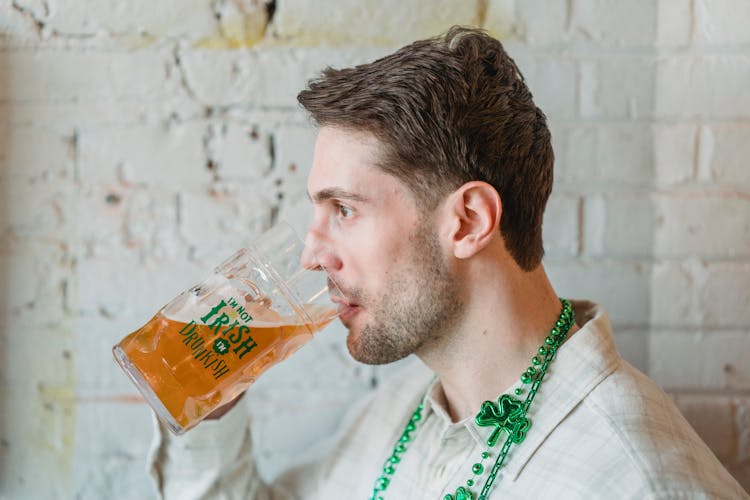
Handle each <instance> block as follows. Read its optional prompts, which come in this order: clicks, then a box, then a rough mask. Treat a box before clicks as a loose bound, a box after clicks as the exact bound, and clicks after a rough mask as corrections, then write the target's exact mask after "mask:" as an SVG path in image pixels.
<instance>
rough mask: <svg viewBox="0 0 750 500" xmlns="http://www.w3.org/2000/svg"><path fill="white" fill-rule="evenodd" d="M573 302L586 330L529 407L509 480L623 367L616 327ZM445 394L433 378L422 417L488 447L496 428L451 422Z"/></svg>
mask: <svg viewBox="0 0 750 500" xmlns="http://www.w3.org/2000/svg"><path fill="white" fill-rule="evenodd" d="M571 302H572V305H573V310H574V311H575V315H576V323H578V324H579V325H582V326H581V328H580V330H578V331H577V332H576V333H575V334H573V335H572V336H570V337H569V338H568V339H567V340H566V341H565V343H563V345H562V346H560V348H559V349H558V351H557V355H556V356H555V359H554V360H553V362H552V363H550V365H549V369H548V370H547V373H546V375H545V377H544V381H543V383H542V384H541V386H540V387H539V392H538V393H537V394H536V396H535V398H534V401H533V402H532V403H531V406H530V407H529V412H528V415H527V416H528V418H529V420H530V421H531V428H530V429H529V431H528V434H527V435H526V439H525V440H524V441H523V443H521V444H518V445H513V446H512V447H511V449H510V453H509V454H508V458H507V461H506V462H505V465H504V466H503V469H501V470H503V471H504V472H503V473H504V474H505V475H506V477H508V478H510V479H513V480H515V478H516V477H518V474H520V473H521V470H522V469H523V467H524V466H525V465H526V463H527V462H528V461H529V459H530V458H531V457H532V456H533V454H534V453H535V452H536V450H537V449H538V448H539V446H540V445H541V444H542V442H544V440H545V439H546V438H547V436H548V435H549V434H550V432H552V430H553V429H554V428H555V427H557V425H558V424H559V423H560V422H561V421H562V420H563V419H564V418H565V417H566V416H567V415H568V414H569V413H570V412H571V411H572V410H573V408H575V407H576V406H577V405H578V404H579V403H580V402H581V401H582V400H583V398H584V397H586V395H587V394H588V393H589V392H591V390H592V389H594V387H596V386H597V385H598V384H599V383H600V382H601V381H602V380H604V379H605V378H606V377H607V376H608V375H609V374H610V373H612V372H613V371H614V370H615V368H616V367H617V366H618V364H619V363H620V359H621V358H620V355H619V354H618V352H617V348H616V346H615V342H614V337H613V335H612V326H611V324H610V322H609V318H608V316H607V313H606V312H605V311H604V309H603V308H602V307H601V306H598V305H597V304H594V303H592V302H588V301H578V300H574V301H571ZM520 386H521V383H520V381H519V382H517V383H516V384H514V385H513V386H511V387H510V388H508V389H507V390H506V391H504V392H503V393H501V394H513V391H514V390H515V389H516V388H517V387H520ZM526 389H527V390H528V388H526ZM442 394H443V393H442V387H441V386H440V380H438V379H433V381H432V383H431V384H430V385H429V387H428V388H427V391H426V393H425V396H424V402H423V405H424V406H423V410H422V413H423V416H424V417H426V416H428V415H429V414H430V412H434V413H435V414H436V415H437V416H438V417H440V420H441V421H442V422H444V424H445V429H444V431H443V432H444V435H447V434H451V433H454V432H461V431H462V430H464V429H465V430H466V431H468V432H469V434H470V435H471V437H472V438H473V439H474V441H475V442H476V443H478V444H481V445H482V446H486V445H485V444H484V443H485V441H486V440H487V438H488V437H489V435H490V434H491V432H492V429H491V428H489V427H480V426H478V425H477V424H476V422H474V417H473V416H471V417H468V418H466V419H464V420H461V421H460V422H456V423H452V422H451V418H450V416H449V415H448V413H447V411H446V410H445V403H444V401H443V396H442ZM522 397H523V396H522ZM505 436H506V434H504V433H503V434H502V435H501V438H500V440H499V441H498V445H496V447H499V446H501V445H502V442H503V440H504V439H505ZM497 449H499V448H497Z"/></svg>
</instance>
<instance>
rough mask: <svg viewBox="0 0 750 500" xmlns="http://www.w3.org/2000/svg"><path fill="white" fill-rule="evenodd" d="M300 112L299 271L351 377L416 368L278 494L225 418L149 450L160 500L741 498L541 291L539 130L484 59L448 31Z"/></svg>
mask: <svg viewBox="0 0 750 500" xmlns="http://www.w3.org/2000/svg"><path fill="white" fill-rule="evenodd" d="M299 101H300V103H301V104H302V105H303V106H304V107H305V108H306V109H307V110H308V111H309V112H310V113H311V115H312V117H313V119H314V120H315V121H316V122H317V124H318V125H319V126H320V129H319V134H318V138H317V142H316V146H315V155H314V159H313V166H312V169H311V172H310V175H309V179H308V190H309V195H310V197H311V199H312V201H313V205H314V214H315V217H314V222H313V225H312V227H311V229H310V231H309V233H308V236H307V243H308V245H309V249H310V254H311V255H314V256H315V258H316V259H317V260H316V262H314V261H313V260H312V258H311V259H310V260H309V261H308V262H307V265H309V266H313V265H319V266H320V267H321V268H322V269H325V271H326V272H327V273H328V274H329V276H330V277H331V278H332V279H333V280H334V281H335V282H336V283H337V284H338V286H339V288H340V290H341V295H338V296H336V297H334V300H335V301H337V302H338V303H339V304H340V305H341V315H340V319H341V321H342V323H343V324H344V325H345V326H346V327H347V328H348V330H349V334H348V337H347V346H348V348H349V351H350V353H351V354H352V356H353V357H354V358H355V359H357V360H359V361H362V362H365V363H372V364H380V363H389V362H392V361H395V360H398V359H402V358H404V357H406V356H408V355H409V354H416V355H417V357H419V358H420V359H421V361H422V362H423V363H424V365H426V366H427V367H429V370H424V369H423V368H421V367H417V368H415V369H414V371H413V372H411V373H408V374H404V375H403V376H402V377H401V378H400V379H398V380H397V381H396V382H395V383H393V384H386V385H385V386H384V387H382V388H381V389H380V390H378V392H377V393H376V394H374V395H373V397H372V399H370V400H369V402H368V403H367V405H366V406H364V407H363V409H362V411H361V412H360V413H359V415H358V417H357V418H356V419H355V421H354V422H353V423H352V424H351V425H350V426H349V427H348V428H347V429H346V430H345V432H344V433H343V435H342V436H343V437H342V439H341V442H340V443H339V444H338V446H337V447H336V449H335V450H334V452H333V453H332V454H331V456H330V457H328V459H327V460H325V461H324V462H322V463H320V464H316V465H311V466H308V467H304V468H301V469H298V470H293V471H290V472H289V473H288V474H286V475H285V476H284V477H282V478H281V479H280V480H279V481H278V482H277V483H276V484H274V485H266V484H263V483H262V482H261V481H260V480H259V478H258V474H257V472H256V470H255V466H254V463H253V459H252V450H251V443H250V438H249V432H248V430H247V425H246V420H245V416H244V414H243V413H242V412H241V411H239V409H237V410H232V411H230V412H229V413H227V414H226V415H225V416H224V417H222V418H221V420H219V421H217V422H207V423H204V424H202V425H201V426H199V427H198V428H196V429H195V430H193V431H191V432H190V433H188V434H187V435H186V436H185V437H184V438H180V439H176V438H173V437H171V436H169V435H168V434H166V433H163V432H162V433H161V434H160V435H159V439H158V440H157V444H156V447H155V449H154V453H153V455H152V472H153V475H154V477H155V478H156V480H157V484H158V487H159V489H160V491H161V492H162V493H163V494H164V495H165V496H170V497H174V498H180V499H185V498H260V499H271V498H274V499H275V498H283V499H286V498H304V499H308V498H309V499H317V498H321V499H322V498H389V499H390V498H396V499H407V498H408V499H422V498H424V499H439V498H445V499H468V498H490V497H491V498H501V497H502V498H559V497H564V498H638V499H642V498H677V497H679V498H746V497H747V495H746V494H745V493H744V492H743V490H742V488H741V487H740V486H739V485H738V484H737V482H736V481H735V480H734V479H733V478H732V477H731V476H730V475H729V474H728V473H727V472H726V471H725V470H724V469H723V467H722V466H721V465H720V464H719V462H718V461H717V460H716V458H715V457H714V456H713V455H712V453H711V452H710V450H709V449H708V448H707V447H706V445H705V444H704V443H703V442H702V441H701V440H700V439H699V438H698V436H697V435H696V434H695V432H694V431H693V430H692V429H691V428H690V426H689V425H688V424H687V422H686V421H685V420H684V419H683V417H682V416H681V415H680V413H679V411H678V410H677V409H676V407H675V406H674V405H673V404H672V402H671V401H670V399H669V397H668V396H667V395H666V394H664V393H663V392H662V391H661V390H660V389H659V388H658V387H657V386H656V385H655V384H654V383H653V382H651V381H650V380H648V379H647V378H646V377H645V376H644V375H642V374H641V373H639V372H638V371H636V370H635V369H634V368H632V367H631V366H630V365H629V364H627V363H626V362H625V361H623V360H622V359H621V358H620V356H619V355H618V354H617V351H616V349H615V345H614V340H613V337H612V333H611V327H610V324H609V321H608V319H607V316H606V313H605V312H604V311H603V310H602V308H601V307H599V306H597V305H595V304H592V303H589V302H584V301H575V302H573V304H572V306H571V304H570V303H569V302H568V301H566V300H561V299H559V298H558V297H557V295H556V293H555V291H554V290H553V288H552V286H551V285H550V282H549V280H548V278H547V276H546V274H545V271H544V267H543V265H542V263H541V260H542V255H543V246H542V218H543V213H544V207H545V204H546V202H547V199H548V197H549V194H550V191H551V189H552V166H553V153H552V148H551V145H550V133H549V130H548V128H547V125H546V120H545V117H544V114H543V113H542V112H541V111H540V110H539V109H538V108H537V107H536V106H535V105H534V103H533V101H532V96H531V94H530V92H529V90H528V88H527V87H526V85H525V83H524V81H523V77H522V76H521V73H520V72H519V70H518V68H517V67H516V65H515V64H514V62H513V61H512V60H511V59H510V57H509V56H508V55H507V54H506V53H505V52H504V50H503V48H502V46H501V44H500V43H499V42H498V41H497V40H494V39H493V38H491V37H489V36H488V35H486V34H484V33H483V32H481V31H478V30H472V29H464V28H453V29H451V30H450V31H449V32H448V33H447V34H446V35H444V36H442V37H438V38H435V39H430V40H423V41H418V42H415V43H413V44H411V45H409V46H407V47H404V48H402V49H401V50H399V51H397V52H396V53H394V54H392V55H389V56H387V57H384V58H382V59H380V60H377V61H375V62H373V63H371V64H365V65H362V66H357V67H355V68H350V69H343V70H334V69H330V68H329V69H327V70H325V71H324V72H323V75H322V77H321V78H319V79H317V80H314V81H312V82H310V84H309V88H308V89H306V90H304V91H302V92H301V93H300V95H299ZM425 372H428V373H427V375H426V376H425ZM433 373H434V376H433ZM220 413H223V412H219V413H217V415H215V416H220ZM237 436H241V437H242V438H241V439H238V438H237ZM217 445H220V446H218V447H217ZM218 448H220V450H219V449H218Z"/></svg>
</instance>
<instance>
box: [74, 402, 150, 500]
mask: <svg viewBox="0 0 750 500" xmlns="http://www.w3.org/2000/svg"><path fill="white" fill-rule="evenodd" d="M76 413H77V415H76V426H75V436H76V447H75V454H74V455H73V456H72V457H71V462H72V469H73V474H72V476H73V477H72V486H71V487H72V490H73V494H72V495H70V497H74V498H79V499H81V500H84V499H86V500H95V499H101V498H106V497H114V498H117V497H119V496H120V495H123V496H132V497H134V498H153V497H155V495H156V492H155V491H154V488H153V486H152V480H151V478H150V477H148V475H147V471H146V468H145V467H144V465H143V464H144V463H145V462H146V454H147V453H148V449H149V443H150V441H151V434H152V428H153V426H152V425H151V422H152V419H151V418H152V417H151V410H150V409H149V408H148V407H147V406H146V405H145V404H143V403H129V402H127V401H122V402H121V401H118V400H116V399H115V400H110V401H107V400H104V401H102V402H88V401H85V402H81V403H79V404H78V409H77V411H76ZM94 463H95V464H97V466H96V467H91V466H90V464H94ZM125 492H127V493H125Z"/></svg>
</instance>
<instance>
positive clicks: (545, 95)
mask: <svg viewBox="0 0 750 500" xmlns="http://www.w3.org/2000/svg"><path fill="white" fill-rule="evenodd" d="M268 3H270V2H267V1H260V0H237V1H210V0H167V1H160V2H156V3H154V2H149V1H146V0H123V1H118V2H100V1H90V0H69V1H68V0H66V1H62V0H0V363H1V365H0V366H2V368H0V391H2V397H3V400H4V401H6V402H12V403H9V404H5V405H3V409H2V414H0V498H9V499H16V498H80V499H83V500H87V499H100V498H113V499H119V498H152V497H153V496H154V495H153V492H152V490H151V485H150V483H149V481H148V479H147V477H146V474H145V471H144V468H143V463H144V460H145V453H146V450H147V447H148V442H149V439H150V434H151V429H150V412H149V410H148V408H147V407H146V406H145V405H144V404H143V403H142V402H140V400H139V399H138V398H137V397H136V392H135V390H134V388H133V387H132V385H131V384H130V382H129V381H128V380H127V379H126V378H125V377H124V376H123V374H122V373H121V372H120V371H119V369H117V368H116V366H115V364H114V362H113V361H112V359H111V354H110V349H111V346H112V345H113V344H114V343H115V342H116V341H117V340H119V339H120V338H121V337H122V336H123V335H124V334H125V333H127V332H129V331H131V330H133V329H135V328H137V327H138V326H140V325H141V324H142V323H143V322H144V321H145V320H146V319H147V318H148V317H149V315H150V314H152V313H153V312H154V310H155V309H156V308H158V307H159V306H160V305H161V304H163V303H164V302H166V301H168V300H169V299H170V298H171V297H172V296H174V295H175V293H177V292H179V291H181V290H182V289H184V288H186V287H188V286H190V285H192V284H193V283H194V282H195V281H197V280H198V279H200V278H201V277H203V275H204V274H205V272H206V270H207V269H208V268H210V267H211V266H212V265H214V264H215V263H216V262H217V261H219V260H220V259H222V258H224V257H226V256H227V255H228V254H229V253H231V252H232V251H233V250H234V249H235V248H237V247H240V246H242V245H245V244H247V242H249V241H251V240H252V238H253V237H254V236H255V235H257V234H259V233H260V232H261V231H262V230H263V229H264V228H266V227H268V226H269V225H270V224H272V223H273V222H274V221H276V220H280V219H286V220H289V221H290V222H291V223H292V225H293V226H295V227H296V228H298V229H299V230H302V229H303V228H304V227H305V224H306V222H307V218H308V214H309V210H308V206H307V203H308V202H307V201H306V197H305V177H306V175H307V172H308V169H309V163H310V158H311V153H312V147H313V142H314V131H313V130H312V129H311V128H310V126H309V124H308V122H307V119H306V117H305V116H304V114H303V113H301V112H300V110H299V109H298V108H297V105H296V94H297V92H298V91H299V89H300V88H302V86H303V85H304V84H305V82H306V80H307V79H309V78H311V77H313V76H314V75H315V74H316V73H317V72H318V71H319V70H320V69H322V68H323V67H325V66H327V65H333V66H339V67H341V66H349V65H353V64H357V63H360V62H364V61H369V60H372V59H374V58H376V57H379V56H380V55H382V54H385V53H388V52H390V51H392V50H393V49H395V48H397V47H398V46H400V45H401V44H403V43H406V42H408V41H410V40H413V39H416V38H420V37H423V36H429V35H433V34H437V33H439V32H440V31H443V30H444V29H446V28H447V27H449V26H450V25H451V24H454V23H455V24H479V25H482V26H484V27H485V28H487V29H488V30H489V31H490V32H491V33H493V34H495V35H497V36H499V37H500V38H501V39H503V40H504V42H505V43H506V46H507V48H508V50H509V51H510V53H511V55H512V56H513V57H514V58H515V59H516V61H517V62H518V64H519V66H520V67H521V70H522V71H523V72H524V74H525V75H526V77H527V80H528V82H529V85H530V86H531V89H532V92H533V93H534V95H535V97H536V100H537V102H538V103H539V105H540V106H541V107H542V108H543V109H544V110H545V112H546V113H547V115H548V117H549V119H550V123H551V128H552V133H553V142H554V147H555V153H556V159H557V163H556V164H557V170H556V176H555V177H556V186H555V192H554V193H553V195H552V199H551V200H550V204H549V208H548V213H547V215H546V217H545V238H546V247H547V257H546V265H547V268H548V270H549V273H550V275H551V277H552V279H553V282H554V284H555V286H556V287H557V289H558V292H559V293H560V294H561V295H565V296H572V297H586V298H591V299H594V300H597V301H599V302H601V303H603V304H604V305H605V306H606V307H607V309H608V310H609V312H610V316H611V318H612V320H613V322H614V324H615V327H616V330H617V343H618V345H619V346H620V348H621V351H622V352H623V354H624V355H625V357H626V358H627V359H628V360H630V361H631V362H632V363H633V364H634V365H636V366H637V367H639V368H640V369H642V370H644V371H646V372H648V373H649V374H650V375H651V376H652V377H654V378H655V380H656V381H657V382H658V383H660V384H661V385H662V386H664V387H665V388H666V389H667V390H668V391H670V392H671V393H672V394H673V395H674V397H675V400H676V401H677V403H678V405H680V407H681V408H682V409H683V411H684V412H685V414H686V416H687V418H688V419H689V420H690V421H691V422H692V423H693V425H694V426H695V427H696V429H697V430H698V432H699V433H700V434H701V435H702V436H703V437H704V439H705V440H706V441H707V442H708V444H709V445H710V446H711V447H712V449H713V450H714V452H715V453H716V454H717V456H718V457H719V458H720V459H721V460H722V461H723V462H724V463H725V464H726V465H727V467H728V468H729V469H730V471H731V472H732V473H733V474H735V476H736V477H737V478H738V479H739V480H740V481H741V482H742V483H743V484H744V485H745V487H746V488H749V489H750V397H749V396H748V394H750V371H749V370H748V364H747V359H748V356H750V312H749V311H750V307H748V304H750V165H749V164H748V160H747V158H748V157H750V140H748V138H750V92H748V91H747V89H748V86H749V84H750V58H749V57H748V55H747V54H748V50H749V49H750V31H748V29H747V24H748V17H749V16H750V2H749V1H748V0H710V1H709V0H638V1H635V2H618V1H613V0H553V1H549V0H482V1H480V0H475V1H470V2H466V1H463V0H440V2H434V1H422V0H410V1H403V0H398V1H396V0H393V1H391V0H389V1H387V2H358V1H354V0H349V1H344V2H333V1H332V0H326V1H323V2H320V1H312V0H277V1H276V2H274V7H275V8H274V9H269V8H267V6H266V4H268ZM271 11H274V15H273V18H272V19H271V20H270V23H268V21H269V13H270V12H271ZM343 338H344V331H343V329H342V328H341V327H340V326H336V327H331V328H330V329H329V331H327V332H326V333H325V334H324V335H322V336H320V337H318V338H317V339H315V340H314V341H313V342H312V343H311V344H310V345H308V346H307V347H306V348H305V349H303V350H302V351H300V352H299V353H298V354H297V355H296V356H295V357H294V358H292V359H291V360H289V361H287V362H286V363H284V364H282V365H280V366H278V367H276V368H275V369H273V370H271V371H270V372H269V373H268V374H266V375H265V376H264V377H263V378H262V379H261V380H260V381H259V382H258V383H257V384H256V385H255V386H253V387H252V388H251V393H252V394H251V398H248V399H249V400H250V401H251V403H252V404H250V408H251V411H252V412H253V415H254V418H255V428H254V433H255V434H256V436H255V438H256V453H257V455H258V457H259V459H260V460H261V471H262V473H263V474H264V475H266V477H273V476H275V475H277V474H278V473H279V472H280V471H281V470H283V469H284V468H285V467H287V466H289V465H290V464H291V463H294V462H295V461H296V460H302V459H304V458H305V455H304V454H303V455H300V448H301V447H303V446H307V445H310V446H311V447H310V450H311V451H309V452H308V453H314V452H315V451H316V450H320V449H321V446H323V445H324V444H325V443H323V442H322V441H321V439H320V437H321V436H325V435H329V434H330V433H331V431H332V429H334V428H335V426H336V423H337V421H338V419H339V418H340V416H341V413H342V411H343V410H344V409H345V408H346V406H347V404H348V403H349V402H350V401H351V400H352V399H354V398H356V397H357V396H358V395H361V394H363V393H364V392H365V391H366V390H368V389H369V388H370V387H371V386H372V385H374V384H377V383H378V380H380V379H381V378H382V376H383V375H384V374H385V373H386V372H387V371H388V368H381V367H377V368H375V367H367V366H363V365H359V364H356V363H354V362H353V361H351V359H350V358H349V357H348V354H347V353H346V348H345V346H344V345H343ZM29 367H32V369H29ZM302 372H304V373H305V374H306V376H305V377H300V376H299V374H300V373H302ZM311 394H312V396H311ZM298 411H304V412H306V414H307V415H309V419H308V424H307V425H306V426H305V427H299V426H291V425H290V423H289V421H288V419H286V418H284V417H283V415H291V414H292V413H293V412H298ZM280 415H281V417H280Z"/></svg>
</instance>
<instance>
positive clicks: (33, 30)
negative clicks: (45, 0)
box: [0, 1, 39, 61]
mask: <svg viewBox="0 0 750 500" xmlns="http://www.w3.org/2000/svg"><path fill="white" fill-rule="evenodd" d="M38 41H39V30H38V28H37V26H36V23H34V21H33V19H32V18H31V16H28V15H25V14H23V13H22V12H21V10H20V9H18V8H16V7H14V5H13V3H12V2H10V1H4V2H2V3H0V48H5V47H7V48H11V47H22V46H25V45H26V46H28V45H34V44H35V43H37V42H38ZM0 61H2V56H0Z"/></svg>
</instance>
